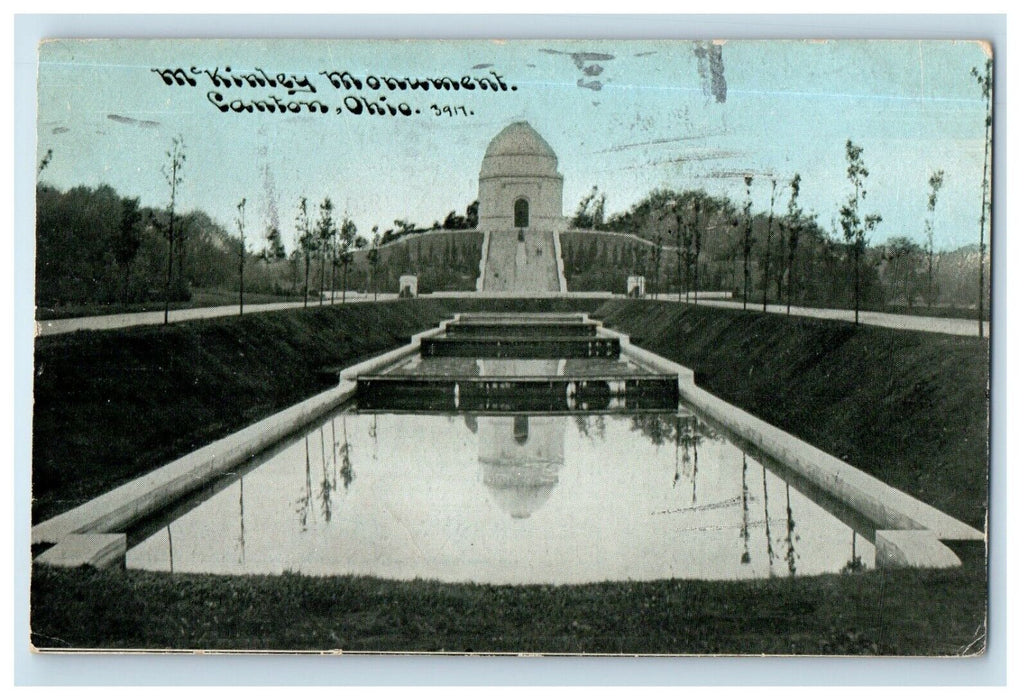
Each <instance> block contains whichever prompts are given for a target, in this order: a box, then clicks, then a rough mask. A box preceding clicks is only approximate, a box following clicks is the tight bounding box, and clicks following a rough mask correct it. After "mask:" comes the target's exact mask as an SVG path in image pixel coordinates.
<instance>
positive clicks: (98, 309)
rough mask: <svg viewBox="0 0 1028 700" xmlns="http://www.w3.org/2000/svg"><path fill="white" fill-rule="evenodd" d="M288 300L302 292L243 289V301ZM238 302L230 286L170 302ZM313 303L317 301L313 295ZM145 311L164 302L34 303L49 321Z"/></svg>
mask: <svg viewBox="0 0 1028 700" xmlns="http://www.w3.org/2000/svg"><path fill="white" fill-rule="evenodd" d="M287 301H300V302H302V301H303V294H294V295H283V294H260V293H257V292H244V293H243V303H244V304H277V303H282V302H287ZM238 303H239V291H238V290H236V291H233V290H230V289H195V290H193V292H192V296H191V297H190V299H189V301H173V302H171V304H169V305H168V306H169V308H170V309H171V310H172V311H177V310H179V309H200V308H207V307H210V306H232V305H234V304H238ZM313 303H315V304H317V303H318V300H317V299H316V298H315V299H314V300H313ZM145 311H164V302H163V301H145V302H138V303H133V304H121V303H115V304H100V303H95V304H65V305H63V306H37V307H36V320H37V321H52V320H55V319H61V318H77V317H79V316H109V315H111V314H129V313H139V312H145Z"/></svg>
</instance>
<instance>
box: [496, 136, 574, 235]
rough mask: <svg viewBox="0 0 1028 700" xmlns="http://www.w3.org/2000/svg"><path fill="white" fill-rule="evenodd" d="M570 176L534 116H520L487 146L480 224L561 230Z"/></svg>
mask: <svg viewBox="0 0 1028 700" xmlns="http://www.w3.org/2000/svg"><path fill="white" fill-rule="evenodd" d="M563 199H564V176H563V175H561V174H560V173H559V172H557V154H556V153H554V152H553V149H552V148H550V145H549V144H548V143H546V141H544V140H543V137H542V136H540V135H539V132H537V131H536V130H535V129H533V128H532V127H531V125H530V124H529V123H528V122H524V121H520V122H514V123H513V124H510V125H508V126H507V127H506V128H504V129H503V131H501V132H500V133H499V134H497V135H496V136H495V137H494V138H493V140H492V141H491V142H490V143H489V147H488V148H486V150H485V157H484V158H483V159H482V169H481V171H479V175H478V228H479V229H480V230H482V231H505V230H513V229H527V228H532V229H537V230H544V231H555V230H561V229H564V228H566V227H567V222H566V221H565V219H564V215H563Z"/></svg>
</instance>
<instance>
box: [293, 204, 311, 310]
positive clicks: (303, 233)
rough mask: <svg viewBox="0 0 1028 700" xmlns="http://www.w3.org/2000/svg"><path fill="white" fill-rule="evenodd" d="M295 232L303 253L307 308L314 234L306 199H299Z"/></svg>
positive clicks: (304, 293) (304, 291) (304, 297)
mask: <svg viewBox="0 0 1028 700" xmlns="http://www.w3.org/2000/svg"><path fill="white" fill-rule="evenodd" d="M296 232H297V236H298V238H299V241H300V250H302V251H303V308H305V309H306V308H307V299H308V297H309V296H310V277H311V248H312V247H313V246H314V232H313V231H312V230H311V217H310V212H309V211H308V210H307V198H306V197H300V204H299V206H298V207H297V211H296Z"/></svg>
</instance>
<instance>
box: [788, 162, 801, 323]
mask: <svg viewBox="0 0 1028 700" xmlns="http://www.w3.org/2000/svg"><path fill="white" fill-rule="evenodd" d="M789 189H790V190H792V193H791V194H790V195H789V208H788V212H787V213H786V217H787V219H788V221H789V223H788V228H789V258H788V262H787V263H786V281H787V284H788V287H787V288H786V295H785V314H786V315H789V313H790V311H791V310H792V290H793V284H792V282H793V279H792V278H793V270H794V269H795V265H796V249H797V248H799V244H800V209H799V206H798V205H797V204H796V200H797V199H799V196H800V174H799V173H796V174H795V175H793V176H792V182H790V183H789Z"/></svg>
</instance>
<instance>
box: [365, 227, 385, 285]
mask: <svg viewBox="0 0 1028 700" xmlns="http://www.w3.org/2000/svg"><path fill="white" fill-rule="evenodd" d="M381 241H382V237H381V234H379V233H378V227H377V226H372V227H371V244H370V247H369V249H368V278H369V279H368V287H370V288H371V298H372V300H374V301H377V300H378V283H377V282H376V277H377V274H378V246H379V245H381Z"/></svg>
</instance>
